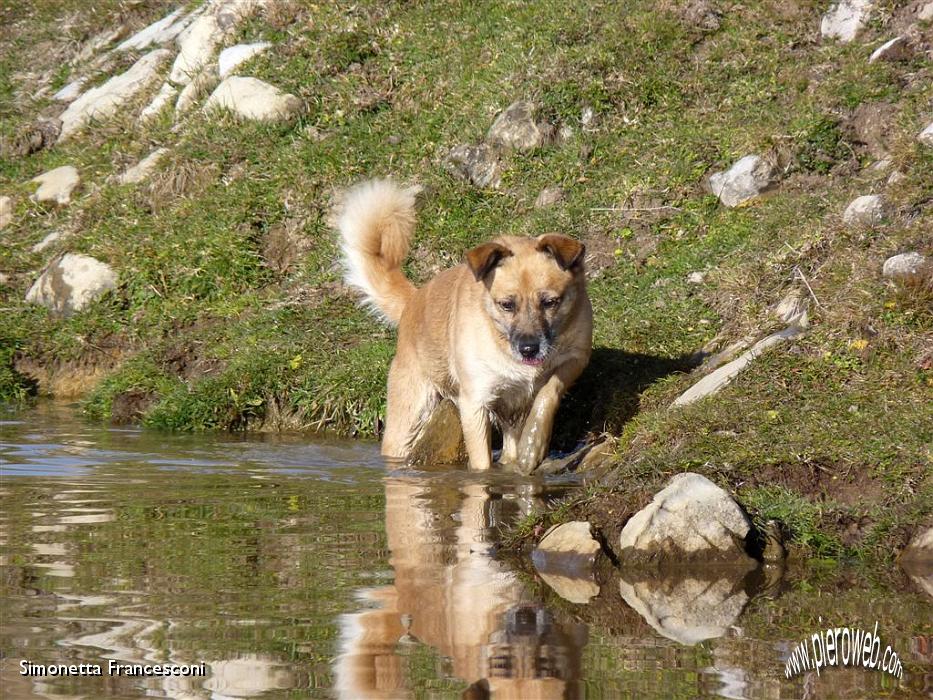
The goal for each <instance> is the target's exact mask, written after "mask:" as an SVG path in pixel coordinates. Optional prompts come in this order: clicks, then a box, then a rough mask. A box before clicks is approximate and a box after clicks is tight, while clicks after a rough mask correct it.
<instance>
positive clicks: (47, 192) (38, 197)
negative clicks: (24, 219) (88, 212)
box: [30, 165, 81, 204]
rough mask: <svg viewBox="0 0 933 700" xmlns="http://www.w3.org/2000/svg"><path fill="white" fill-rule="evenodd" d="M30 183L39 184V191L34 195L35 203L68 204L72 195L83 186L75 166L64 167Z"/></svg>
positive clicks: (38, 177) (35, 178)
mask: <svg viewBox="0 0 933 700" xmlns="http://www.w3.org/2000/svg"><path fill="white" fill-rule="evenodd" d="M30 182H37V183H39V189H37V190H36V193H35V194H34V195H32V200H33V201H36V202H55V203H56V204H68V202H70V201H71V193H72V192H74V189H75V188H76V187H77V186H78V185H79V184H81V176H80V175H79V174H78V170H77V168H75V167H74V166H73V165H63V166H61V167H60V168H55V169H54V170H49V171H48V172H46V173H42V174H41V175H38V176H36V177H34V178H33V179H32V180H30Z"/></svg>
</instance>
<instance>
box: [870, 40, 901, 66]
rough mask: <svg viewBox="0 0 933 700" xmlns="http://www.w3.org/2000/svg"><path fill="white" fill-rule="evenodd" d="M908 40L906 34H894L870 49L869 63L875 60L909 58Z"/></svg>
mask: <svg viewBox="0 0 933 700" xmlns="http://www.w3.org/2000/svg"><path fill="white" fill-rule="evenodd" d="M910 54H911V50H910V42H909V41H908V40H907V37H906V36H896V37H894V38H893V39H891V40H890V41H886V42H885V43H883V44H882V45H881V46H879V47H878V48H877V49H875V50H874V51H872V53H871V56H869V57H868V62H869V63H875V62H876V61H905V60H907V59H908V58H910Z"/></svg>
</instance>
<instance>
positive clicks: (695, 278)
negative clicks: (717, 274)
mask: <svg viewBox="0 0 933 700" xmlns="http://www.w3.org/2000/svg"><path fill="white" fill-rule="evenodd" d="M705 280H706V273H705V272H700V271H696V272H691V273H690V274H689V275H687V282H689V283H690V284H703V282H704V281H705Z"/></svg>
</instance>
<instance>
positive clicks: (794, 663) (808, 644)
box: [784, 622, 904, 678]
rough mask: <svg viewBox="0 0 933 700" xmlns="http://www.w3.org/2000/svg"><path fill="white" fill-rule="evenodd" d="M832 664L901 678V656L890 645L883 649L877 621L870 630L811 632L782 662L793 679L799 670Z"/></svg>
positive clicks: (835, 629) (902, 672)
mask: <svg viewBox="0 0 933 700" xmlns="http://www.w3.org/2000/svg"><path fill="white" fill-rule="evenodd" d="M833 666H860V667H862V668H869V669H873V670H879V671H881V672H882V673H887V674H889V675H891V676H894V677H895V678H903V677H904V667H903V666H902V665H901V659H900V657H899V656H898V655H897V652H896V651H894V650H893V649H892V648H891V647H890V645H888V646H886V647H885V648H884V651H883V652H882V649H881V640H880V639H879V638H878V623H877V622H876V623H875V629H874V631H873V632H865V631H864V630H860V629H857V628H855V627H830V628H829V629H825V630H822V631H820V632H814V633H813V634H812V635H810V638H809V639H804V640H803V641H802V642H800V644H797V645H796V646H795V647H794V648H793V649H791V651H790V656H788V657H787V661H786V662H785V664H784V676H785V677H786V678H793V677H794V676H797V675H799V674H801V673H807V672H808V671H816V674H817V675H819V674H820V670H821V669H825V668H830V667H833Z"/></svg>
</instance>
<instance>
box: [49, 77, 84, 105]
mask: <svg viewBox="0 0 933 700" xmlns="http://www.w3.org/2000/svg"><path fill="white" fill-rule="evenodd" d="M83 85H84V78H78V79H77V80H72V81H71V82H70V83H68V84H67V85H66V86H65V87H63V88H62V89H61V90H59V91H58V92H56V93H55V94H54V95H52V99H53V100H58V101H59V102H74V101H75V100H76V99H78V96H79V95H80V94H81V87H82V86H83Z"/></svg>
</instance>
